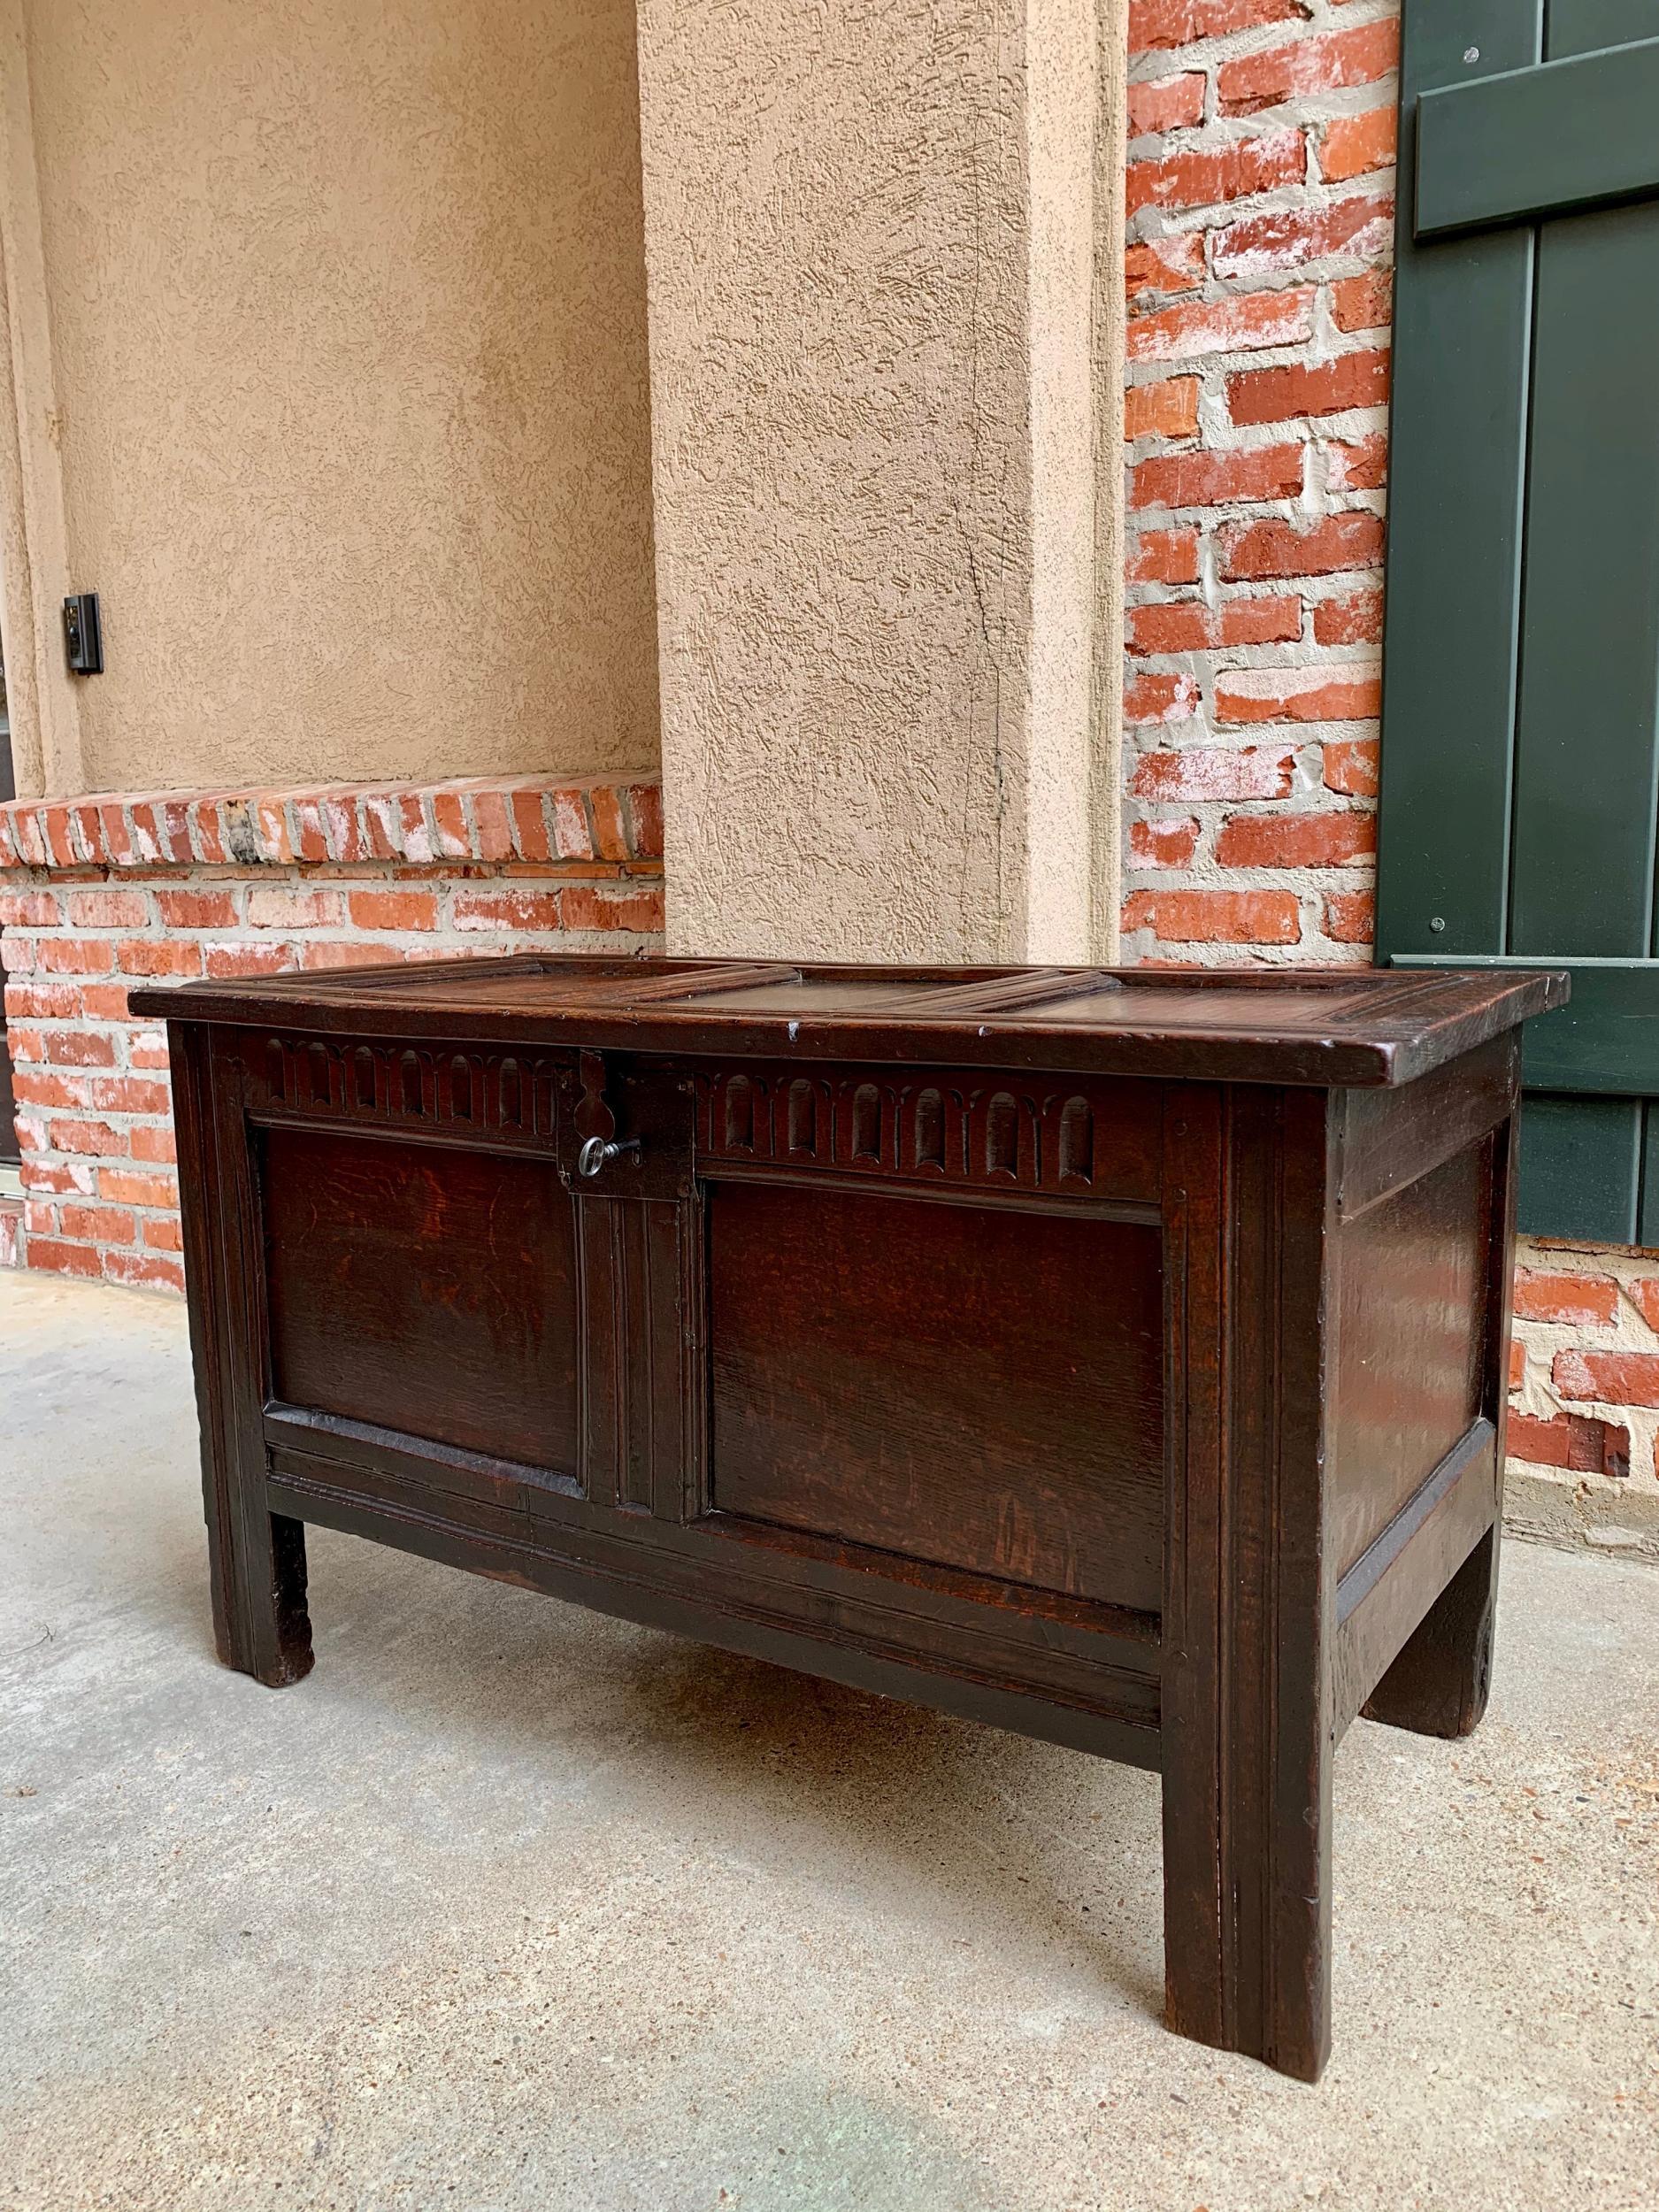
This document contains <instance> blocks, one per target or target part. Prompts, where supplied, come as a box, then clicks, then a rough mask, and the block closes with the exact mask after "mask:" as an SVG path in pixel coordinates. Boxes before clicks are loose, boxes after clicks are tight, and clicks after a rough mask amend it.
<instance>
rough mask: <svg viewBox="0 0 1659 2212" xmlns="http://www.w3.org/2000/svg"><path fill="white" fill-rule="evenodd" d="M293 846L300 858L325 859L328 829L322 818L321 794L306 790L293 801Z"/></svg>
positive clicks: (326, 855)
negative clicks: (300, 796)
mask: <svg viewBox="0 0 1659 2212" xmlns="http://www.w3.org/2000/svg"><path fill="white" fill-rule="evenodd" d="M293 805H294V847H295V850H296V852H297V853H298V854H299V856H300V858H301V859H302V860H311V861H318V860H326V859H327V857H328V831H327V828H326V824H325V821H324V818H323V802H322V795H321V794H320V793H319V792H314V791H311V792H307V793H306V794H305V795H304V796H303V798H296V800H295V801H294V803H293Z"/></svg>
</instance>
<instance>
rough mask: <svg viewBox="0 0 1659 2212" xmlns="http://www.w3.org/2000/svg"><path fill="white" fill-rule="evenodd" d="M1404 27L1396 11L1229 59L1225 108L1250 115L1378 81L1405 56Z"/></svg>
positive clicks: (1223, 85)
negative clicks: (1402, 53)
mask: <svg viewBox="0 0 1659 2212" xmlns="http://www.w3.org/2000/svg"><path fill="white" fill-rule="evenodd" d="M1399 53H1400V27H1399V24H1398V22H1397V20H1396V19H1395V18H1394V17H1393V16H1391V15H1390V16H1385V17H1384V18H1383V19H1381V20H1380V21H1379V22H1376V23H1360V24H1356V26H1355V27H1354V28H1353V29H1352V30H1351V31H1333V32H1332V33H1330V34H1329V35H1327V36H1326V37H1324V38H1297V39H1293V40H1291V41H1289V42H1287V43H1286V44H1285V45H1282V46H1270V47H1269V48H1268V49H1267V50H1266V51H1265V52H1264V53H1258V54H1246V55H1244V56H1242V57H1241V58H1240V59H1239V60H1237V61H1230V62H1226V63H1224V64H1223V65H1222V68H1221V72H1220V74H1219V76H1218V77H1217V91H1218V93H1219V95H1220V99H1221V106H1222V110H1223V111H1224V113H1225V114H1228V115H1248V114H1252V113H1254V112H1255V111H1256V110H1257V109H1259V108H1267V107H1276V106H1277V105H1278V104H1279V102H1280V101H1281V100H1289V99H1294V97H1296V96H1297V95H1298V94H1301V93H1308V92H1336V91H1340V90H1341V89H1342V88H1345V87H1346V86H1348V85H1356V84H1375V83H1376V81H1377V80H1378V79H1379V77H1386V75H1387V74H1388V73H1389V71H1390V70H1391V69H1392V68H1393V67H1394V63H1395V62H1396V60H1397V59H1398V58H1399Z"/></svg>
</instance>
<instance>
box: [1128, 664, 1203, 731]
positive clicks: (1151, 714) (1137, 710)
mask: <svg viewBox="0 0 1659 2212" xmlns="http://www.w3.org/2000/svg"><path fill="white" fill-rule="evenodd" d="M1197 711H1198V685H1197V683H1196V681H1195V680H1194V678H1192V677H1191V676H1189V675H1187V674H1186V673H1185V672H1182V673H1180V674H1178V675H1169V676H1166V675H1156V676H1155V675H1139V676H1134V677H1132V678H1131V679H1130V680H1129V681H1128V682H1127V683H1126V684H1125V686H1124V720H1125V722H1126V723H1128V724H1130V725H1131V726H1132V727H1141V726H1145V725H1147V724H1148V723H1161V722H1186V721H1189V720H1190V719H1191V718H1192V717H1193V716H1194V714H1196V713H1197Z"/></svg>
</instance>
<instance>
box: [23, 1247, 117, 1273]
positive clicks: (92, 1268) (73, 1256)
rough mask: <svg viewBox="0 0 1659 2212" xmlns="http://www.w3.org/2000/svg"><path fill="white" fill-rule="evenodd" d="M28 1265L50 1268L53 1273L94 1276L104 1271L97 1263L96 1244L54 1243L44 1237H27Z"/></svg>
mask: <svg viewBox="0 0 1659 2212" xmlns="http://www.w3.org/2000/svg"><path fill="white" fill-rule="evenodd" d="M29 1265H30V1266H31V1267H45V1268H50V1270H51V1271H52V1273H53V1274H54V1275H87V1276H91V1277H94V1278H96V1276H98V1275H100V1274H102V1273H103V1270H102V1268H101V1267H100V1266H99V1265H98V1253H97V1247H96V1245H91V1244H56V1243H53V1242H51V1241H50V1240H49V1239H47V1238H45V1237H31V1238H30V1239H29Z"/></svg>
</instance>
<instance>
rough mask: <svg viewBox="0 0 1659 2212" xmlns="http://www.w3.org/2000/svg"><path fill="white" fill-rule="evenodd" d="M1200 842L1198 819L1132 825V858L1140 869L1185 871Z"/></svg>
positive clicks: (1187, 815) (1130, 854)
mask: <svg viewBox="0 0 1659 2212" xmlns="http://www.w3.org/2000/svg"><path fill="white" fill-rule="evenodd" d="M1197 843H1198V817H1197V816H1196V815H1195V814H1185V815H1182V816H1181V817H1180V818H1179V820H1176V821H1163V822H1132V823H1131V824H1130V825H1129V857H1130V860H1131V861H1132V862H1133V864H1134V865H1135V866H1136V867H1140V868H1185V867H1186V866H1187V864H1188V863H1189V862H1190V860H1191V859H1192V856H1193V852H1194V848H1195V847H1196V845H1197Z"/></svg>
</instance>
